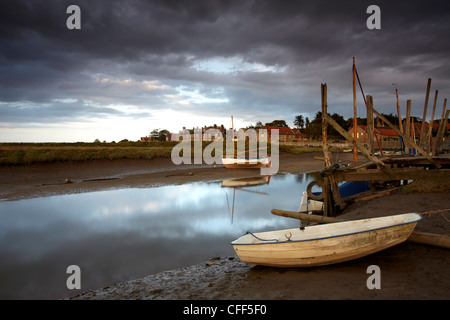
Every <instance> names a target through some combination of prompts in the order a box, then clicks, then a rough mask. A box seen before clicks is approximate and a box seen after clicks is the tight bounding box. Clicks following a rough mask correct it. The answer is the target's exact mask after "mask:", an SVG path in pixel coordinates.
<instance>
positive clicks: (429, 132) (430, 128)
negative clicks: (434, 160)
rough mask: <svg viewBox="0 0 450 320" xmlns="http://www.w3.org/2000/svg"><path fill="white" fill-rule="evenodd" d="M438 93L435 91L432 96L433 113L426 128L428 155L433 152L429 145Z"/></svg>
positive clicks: (431, 139) (431, 137)
mask: <svg viewBox="0 0 450 320" xmlns="http://www.w3.org/2000/svg"><path fill="white" fill-rule="evenodd" d="M438 91H439V90H436V94H435V96H434V103H433V112H432V113H431V120H430V125H429V126H428V136H427V137H429V139H427V141H428V154H430V153H431V152H432V151H433V150H432V149H431V144H432V141H433V132H432V129H433V122H434V111H435V110H436V101H437V97H438Z"/></svg>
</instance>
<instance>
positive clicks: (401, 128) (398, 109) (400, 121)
mask: <svg viewBox="0 0 450 320" xmlns="http://www.w3.org/2000/svg"><path fill="white" fill-rule="evenodd" d="M395 96H396V97H397V113H398V123H399V125H398V126H399V128H400V132H401V133H403V132H404V131H403V124H402V114H401V112H400V103H399V102H398V90H397V89H395Z"/></svg>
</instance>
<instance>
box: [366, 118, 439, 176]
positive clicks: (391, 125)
mask: <svg viewBox="0 0 450 320" xmlns="http://www.w3.org/2000/svg"><path fill="white" fill-rule="evenodd" d="M373 112H374V113H375V114H376V115H377V116H378V117H380V118H381V120H383V121H384V122H385V123H386V124H387V125H388V126H389V127H391V129H393V130H394V131H395V132H397V134H398V135H399V136H401V137H402V138H403V141H404V142H405V143H407V144H408V145H410V146H411V147H412V148H414V149H416V150H417V151H418V152H419V153H420V154H422V155H423V156H424V157H425V158H427V159H428V161H430V162H431V163H432V164H434V165H435V166H436V167H438V168H440V167H441V165H440V164H439V163H437V162H436V161H434V160H433V159H432V158H431V157H430V155H429V154H427V152H426V151H425V150H423V149H422V148H421V147H419V146H418V145H416V144H415V143H414V142H412V141H411V139H410V138H409V137H407V136H405V135H404V134H403V133H401V132H400V131H399V130H398V129H397V127H396V126H394V125H393V124H392V123H390V122H389V121H388V120H387V119H386V118H385V117H383V115H381V113H379V112H378V111H377V110H375V109H373Z"/></svg>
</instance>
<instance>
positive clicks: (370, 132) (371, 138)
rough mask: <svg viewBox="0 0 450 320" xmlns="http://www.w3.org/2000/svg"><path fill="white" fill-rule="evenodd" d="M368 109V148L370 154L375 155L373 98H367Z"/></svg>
mask: <svg viewBox="0 0 450 320" xmlns="http://www.w3.org/2000/svg"><path fill="white" fill-rule="evenodd" d="M366 102H367V103H366V109H367V139H368V141H369V143H368V147H369V152H370V153H371V154H373V150H374V123H373V97H372V96H369V95H368V96H367V99H366Z"/></svg>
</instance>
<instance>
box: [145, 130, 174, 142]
mask: <svg viewBox="0 0 450 320" xmlns="http://www.w3.org/2000/svg"><path fill="white" fill-rule="evenodd" d="M169 133H170V131H169V130H166V129H162V130H160V129H154V130H152V131H151V132H150V138H152V140H159V141H166V137H167V135H168V134H169Z"/></svg>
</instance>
